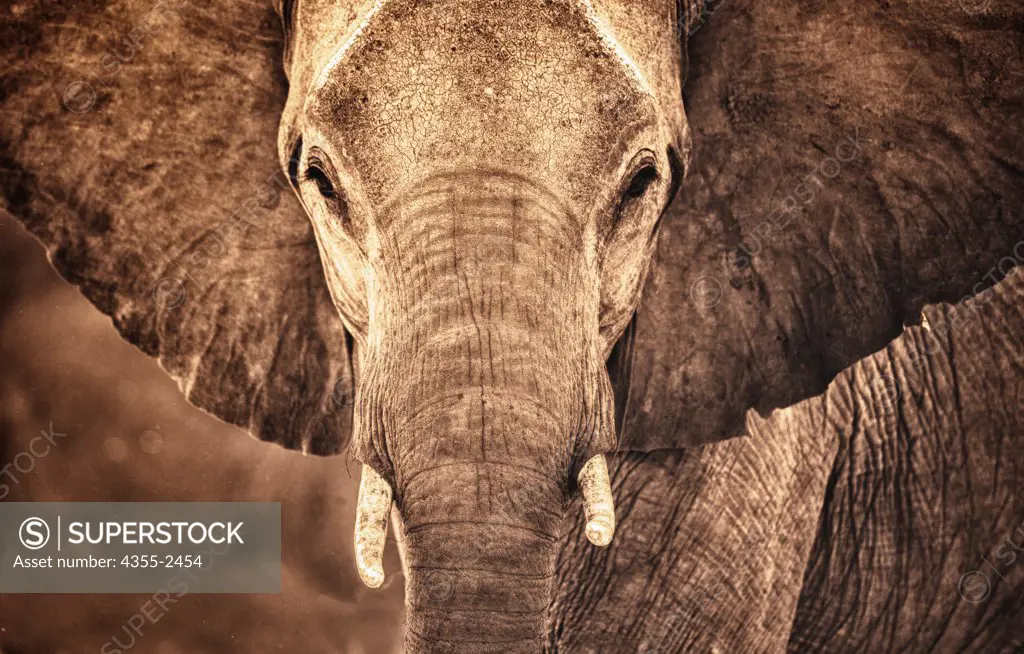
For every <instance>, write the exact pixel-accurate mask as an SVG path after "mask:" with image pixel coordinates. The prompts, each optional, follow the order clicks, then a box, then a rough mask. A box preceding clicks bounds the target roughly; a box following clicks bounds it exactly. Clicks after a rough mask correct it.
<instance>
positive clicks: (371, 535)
mask: <svg viewBox="0 0 1024 654" xmlns="http://www.w3.org/2000/svg"><path fill="white" fill-rule="evenodd" d="M390 514H391V486H389V485H388V482H386V481H384V478H383V477H381V476H380V475H378V474H377V471H376V470H374V469H373V468H371V467H370V466H368V465H363V473H362V477H361V478H360V480H359V500H358V503H357V505H356V538H355V546H356V568H358V569H359V577H360V578H361V579H362V580H363V583H364V584H366V585H367V586H369V587H370V588H380V587H381V586H382V585H383V584H384V542H385V541H386V540H387V535H388V516H389V515H390Z"/></svg>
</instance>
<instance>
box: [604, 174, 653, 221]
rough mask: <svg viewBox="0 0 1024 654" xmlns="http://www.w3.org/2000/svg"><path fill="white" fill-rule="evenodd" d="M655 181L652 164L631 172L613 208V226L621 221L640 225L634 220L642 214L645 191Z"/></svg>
mask: <svg viewBox="0 0 1024 654" xmlns="http://www.w3.org/2000/svg"><path fill="white" fill-rule="evenodd" d="M657 181H658V170H657V168H655V167H654V165H653V164H647V165H645V166H643V167H641V168H640V170H638V171H636V173H634V174H633V177H632V178H631V179H630V180H629V184H628V185H627V186H626V188H625V189H624V190H623V191H622V197H621V198H620V199H619V204H618V206H617V207H616V209H615V222H614V226H616V227H617V226H619V225H621V224H623V223H627V224H628V223H635V224H633V225H632V227H633V228H637V227H640V224H639V223H636V221H637V219H639V218H641V217H642V216H643V214H644V206H645V204H648V203H646V202H644V200H645V198H646V196H647V191H648V190H650V188H651V187H652V186H653V185H654V183H655V182H657Z"/></svg>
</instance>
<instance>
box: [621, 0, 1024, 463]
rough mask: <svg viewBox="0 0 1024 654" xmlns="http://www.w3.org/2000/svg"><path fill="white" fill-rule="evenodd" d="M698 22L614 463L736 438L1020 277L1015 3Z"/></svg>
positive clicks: (806, 5)
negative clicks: (686, 151) (951, 309)
mask: <svg viewBox="0 0 1024 654" xmlns="http://www.w3.org/2000/svg"><path fill="white" fill-rule="evenodd" d="M687 4H689V3H687ZM703 7H704V9H703V10H702V13H701V15H700V16H694V21H692V22H691V24H690V29H689V31H690V33H691V35H692V34H694V33H695V36H694V38H693V39H691V44H690V45H691V48H690V59H689V64H690V66H689V79H688V80H687V82H686V85H685V87H684V94H685V96H686V98H685V100H686V105H687V113H688V118H689V123H690V129H691V133H692V135H693V145H694V148H693V160H692V165H691V168H690V170H689V175H688V177H687V179H686V181H685V182H684V184H683V186H682V188H681V189H680V192H679V195H678V196H677V198H676V201H675V203H674V204H673V206H672V207H671V208H670V210H669V214H668V215H667V216H666V218H665V220H664V221H663V227H662V232H661V234H660V238H659V243H658V252H657V256H656V262H655V264H654V266H653V269H652V272H651V274H650V276H649V278H648V282H647V285H646V289H645V295H644V299H643V301H642V303H641V306H640V308H639V310H638V312H637V317H636V325H635V332H633V333H631V334H629V336H630V337H631V338H632V339H633V340H632V343H631V348H620V349H622V350H623V351H628V352H631V354H632V366H631V370H630V375H629V377H630V380H629V388H628V393H627V395H628V401H626V402H625V403H624V413H625V415H624V417H623V423H624V426H623V434H622V438H621V446H622V447H623V448H625V449H633V450H642V451H646V450H654V449H661V448H678V447H687V446H692V445H699V444H701V443H706V442H710V441H715V440H720V439H723V438H729V437H731V436H737V435H741V434H743V433H744V429H745V425H744V418H745V416H746V413H747V410H748V409H751V408H754V409H756V410H757V411H759V412H760V413H762V414H766V413H768V412H770V411H771V410H773V409H775V408H778V407H785V406H789V405H791V404H793V403H795V402H798V401H800V400H802V399H804V398H807V397H810V396H813V395H816V394H818V393H821V392H822V391H823V390H824V389H825V388H826V386H827V385H828V383H829V382H830V381H831V380H832V378H833V377H835V375H836V374H837V373H838V372H839V371H841V370H843V369H844V368H846V367H848V366H849V365H851V364H852V363H854V362H856V361H857V360H859V359H861V358H863V357H865V356H867V355H869V354H871V353H872V352H875V351H877V350H879V349H881V348H883V347H884V346H885V345H886V344H887V343H889V342H890V341H891V340H892V339H893V338H895V337H896V336H898V335H899V334H900V333H901V332H902V330H903V328H904V325H906V324H916V323H917V322H919V320H920V314H921V308H922V307H923V306H924V305H925V304H930V303H935V302H958V301H960V300H961V298H965V297H969V296H971V295H973V294H974V293H977V292H979V291H980V290H981V289H983V288H985V287H987V286H990V285H992V284H993V283H995V282H997V281H998V280H999V279H1001V278H1002V277H1003V276H1004V275H1005V274H1006V273H1007V272H1008V270H1009V268H1011V267H1013V266H1015V265H1019V264H1020V263H1021V262H1024V60H1022V55H1021V52H1022V50H1021V42H1022V27H1021V26H1022V25H1024V3H1021V2H1020V1H1019V0H958V1H956V2H952V1H950V0H913V1H909V0H886V1H884V2H842V1H840V0H824V1H821V2H796V3H794V2H791V1H790V0H724V1H723V2H716V3H708V2H704V3H703ZM960 306H969V301H968V302H962V303H961V304H960ZM933 327H934V328H938V329H942V328H944V327H946V326H933Z"/></svg>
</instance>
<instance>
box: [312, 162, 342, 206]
mask: <svg viewBox="0 0 1024 654" xmlns="http://www.w3.org/2000/svg"><path fill="white" fill-rule="evenodd" d="M306 179H308V180H310V181H311V182H313V183H314V184H316V188H317V190H318V191H320V195H322V196H324V198H325V199H327V200H334V199H335V198H337V197H338V194H337V192H336V191H335V190H334V184H332V183H331V178H330V177H328V176H327V173H326V172H324V170H323V168H320V167H319V166H318V165H316V164H310V166H309V167H308V168H307V169H306Z"/></svg>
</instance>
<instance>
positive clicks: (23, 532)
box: [18, 518, 50, 550]
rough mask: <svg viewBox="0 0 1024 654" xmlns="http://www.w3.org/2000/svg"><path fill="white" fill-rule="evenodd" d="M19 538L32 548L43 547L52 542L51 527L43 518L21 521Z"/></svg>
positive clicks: (22, 542)
mask: <svg viewBox="0 0 1024 654" xmlns="http://www.w3.org/2000/svg"><path fill="white" fill-rule="evenodd" d="M18 538H19V539H20V540H21V544H22V545H24V546H25V547H26V548H28V549H30V550H38V549H42V548H43V547H45V546H46V544H47V543H48V542H50V527H49V525H47V524H46V522H45V521H43V520H42V518H28V519H27V520H25V521H24V522H22V523H21V527H20V528H19V529H18Z"/></svg>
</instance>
